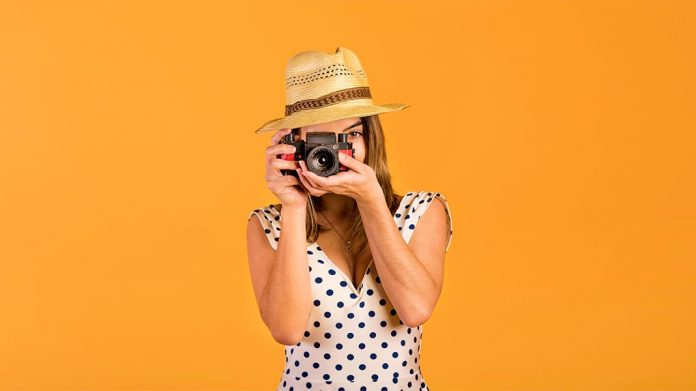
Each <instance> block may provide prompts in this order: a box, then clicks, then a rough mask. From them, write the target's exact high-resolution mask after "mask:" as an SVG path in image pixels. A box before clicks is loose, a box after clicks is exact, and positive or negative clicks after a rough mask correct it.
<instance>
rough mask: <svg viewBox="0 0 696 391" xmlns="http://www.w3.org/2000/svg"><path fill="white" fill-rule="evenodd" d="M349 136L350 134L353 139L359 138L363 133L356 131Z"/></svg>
mask: <svg viewBox="0 0 696 391" xmlns="http://www.w3.org/2000/svg"><path fill="white" fill-rule="evenodd" d="M349 134H350V135H351V136H352V137H357V136H359V135H362V133H361V132H357V131H355V132H350V133H349Z"/></svg>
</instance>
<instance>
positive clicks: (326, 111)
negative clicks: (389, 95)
mask: <svg viewBox="0 0 696 391" xmlns="http://www.w3.org/2000/svg"><path fill="white" fill-rule="evenodd" d="M409 106H410V105H408V104H405V103H386V104H382V105H359V106H350V107H335V106H333V107H332V106H327V107H322V108H319V109H314V110H304V111H301V112H299V113H297V114H293V115H290V116H287V117H284V118H277V119H274V120H271V121H268V122H266V123H265V124H263V126H261V127H260V128H259V129H257V130H255V131H254V133H256V134H260V133H266V132H272V131H274V130H279V129H285V128H299V127H302V126H307V125H314V124H321V123H324V122H330V121H335V120H339V119H344V118H352V117H366V116H370V115H374V114H381V113H389V112H392V111H399V110H403V109H405V108H407V107H409Z"/></svg>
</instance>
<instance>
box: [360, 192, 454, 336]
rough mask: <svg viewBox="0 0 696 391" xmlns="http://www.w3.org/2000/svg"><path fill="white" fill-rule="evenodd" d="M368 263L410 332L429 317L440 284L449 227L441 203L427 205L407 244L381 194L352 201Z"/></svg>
mask: <svg viewBox="0 0 696 391" xmlns="http://www.w3.org/2000/svg"><path fill="white" fill-rule="evenodd" d="M356 202H357V205H358V209H359V210H360V216H361V218H362V222H363V226H364V228H365V233H366V234H367V238H368V242H369V244H370V250H371V251H372V257H373V258H374V263H375V266H376V267H377V269H378V270H379V276H380V280H381V282H382V285H383V286H384V290H385V291H386V293H387V295H388V296H389V299H390V300H391V302H392V303H393V304H394V307H395V308H396V311H397V313H398V315H399V318H400V319H401V320H402V321H403V322H404V324H406V325H408V326H411V327H416V326H418V325H421V324H423V323H425V321H426V320H428V319H429V318H430V316H431V315H432V313H433V311H434V309H435V304H436V303H437V300H438V298H439V297H440V292H441V290H442V282H443V269H444V259H445V245H446V244H447V235H448V234H449V227H448V226H447V214H446V211H445V208H444V205H443V204H442V202H433V203H432V204H431V205H430V206H429V207H428V209H427V210H426V212H425V213H424V214H423V215H422V216H421V219H420V220H419V221H418V225H417V226H416V230H415V231H414V232H413V236H412V237H411V240H410V241H409V243H408V244H407V243H406V242H405V241H404V238H403V237H402V235H401V233H400V232H399V230H398V228H397V227H396V225H395V224H394V217H393V216H392V215H391V212H390V211H389V207H388V206H387V204H386V202H385V200H384V193H383V192H382V189H381V188H375V189H374V190H373V191H371V192H370V194H367V195H364V196H363V197H360V198H356Z"/></svg>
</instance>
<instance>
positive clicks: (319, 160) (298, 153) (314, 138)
mask: <svg viewBox="0 0 696 391" xmlns="http://www.w3.org/2000/svg"><path fill="white" fill-rule="evenodd" d="M298 135H299V128H296V129H293V130H292V132H291V133H289V134H286V135H285V136H283V138H282V139H281V140H280V143H282V144H289V145H293V146H295V153H283V154H280V158H281V159H283V160H291V161H300V160H304V161H305V164H306V165H307V169H309V171H311V172H313V173H315V174H317V175H319V176H323V177H327V176H331V175H335V174H338V173H339V172H341V171H348V167H346V166H344V165H343V164H341V163H340V162H339V161H338V154H339V153H344V154H346V155H348V156H350V157H353V156H354V154H355V149H353V143H351V142H348V135H347V134H346V133H339V134H336V133H333V132H307V135H306V139H307V140H306V141H304V140H299V141H295V136H298ZM280 172H281V174H283V175H293V176H298V175H297V172H296V171H295V170H287V169H281V170H280Z"/></svg>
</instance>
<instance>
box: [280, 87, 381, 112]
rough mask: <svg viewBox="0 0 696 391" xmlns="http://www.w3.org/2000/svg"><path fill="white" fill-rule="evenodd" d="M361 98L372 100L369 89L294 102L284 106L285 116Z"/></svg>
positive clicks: (364, 88)
mask: <svg viewBox="0 0 696 391" xmlns="http://www.w3.org/2000/svg"><path fill="white" fill-rule="evenodd" d="M363 98H372V95H370V88H369V87H354V88H347V89H345V90H339V91H336V92H332V93H330V94H326V95H324V96H320V97H319V98H316V99H306V100H301V101H299V102H295V103H293V104H291V105H285V116H288V115H291V114H292V113H296V112H298V111H302V110H309V109H317V108H320V107H325V106H331V105H335V104H336V103H340V102H344V101H347V100H353V99H363Z"/></svg>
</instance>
